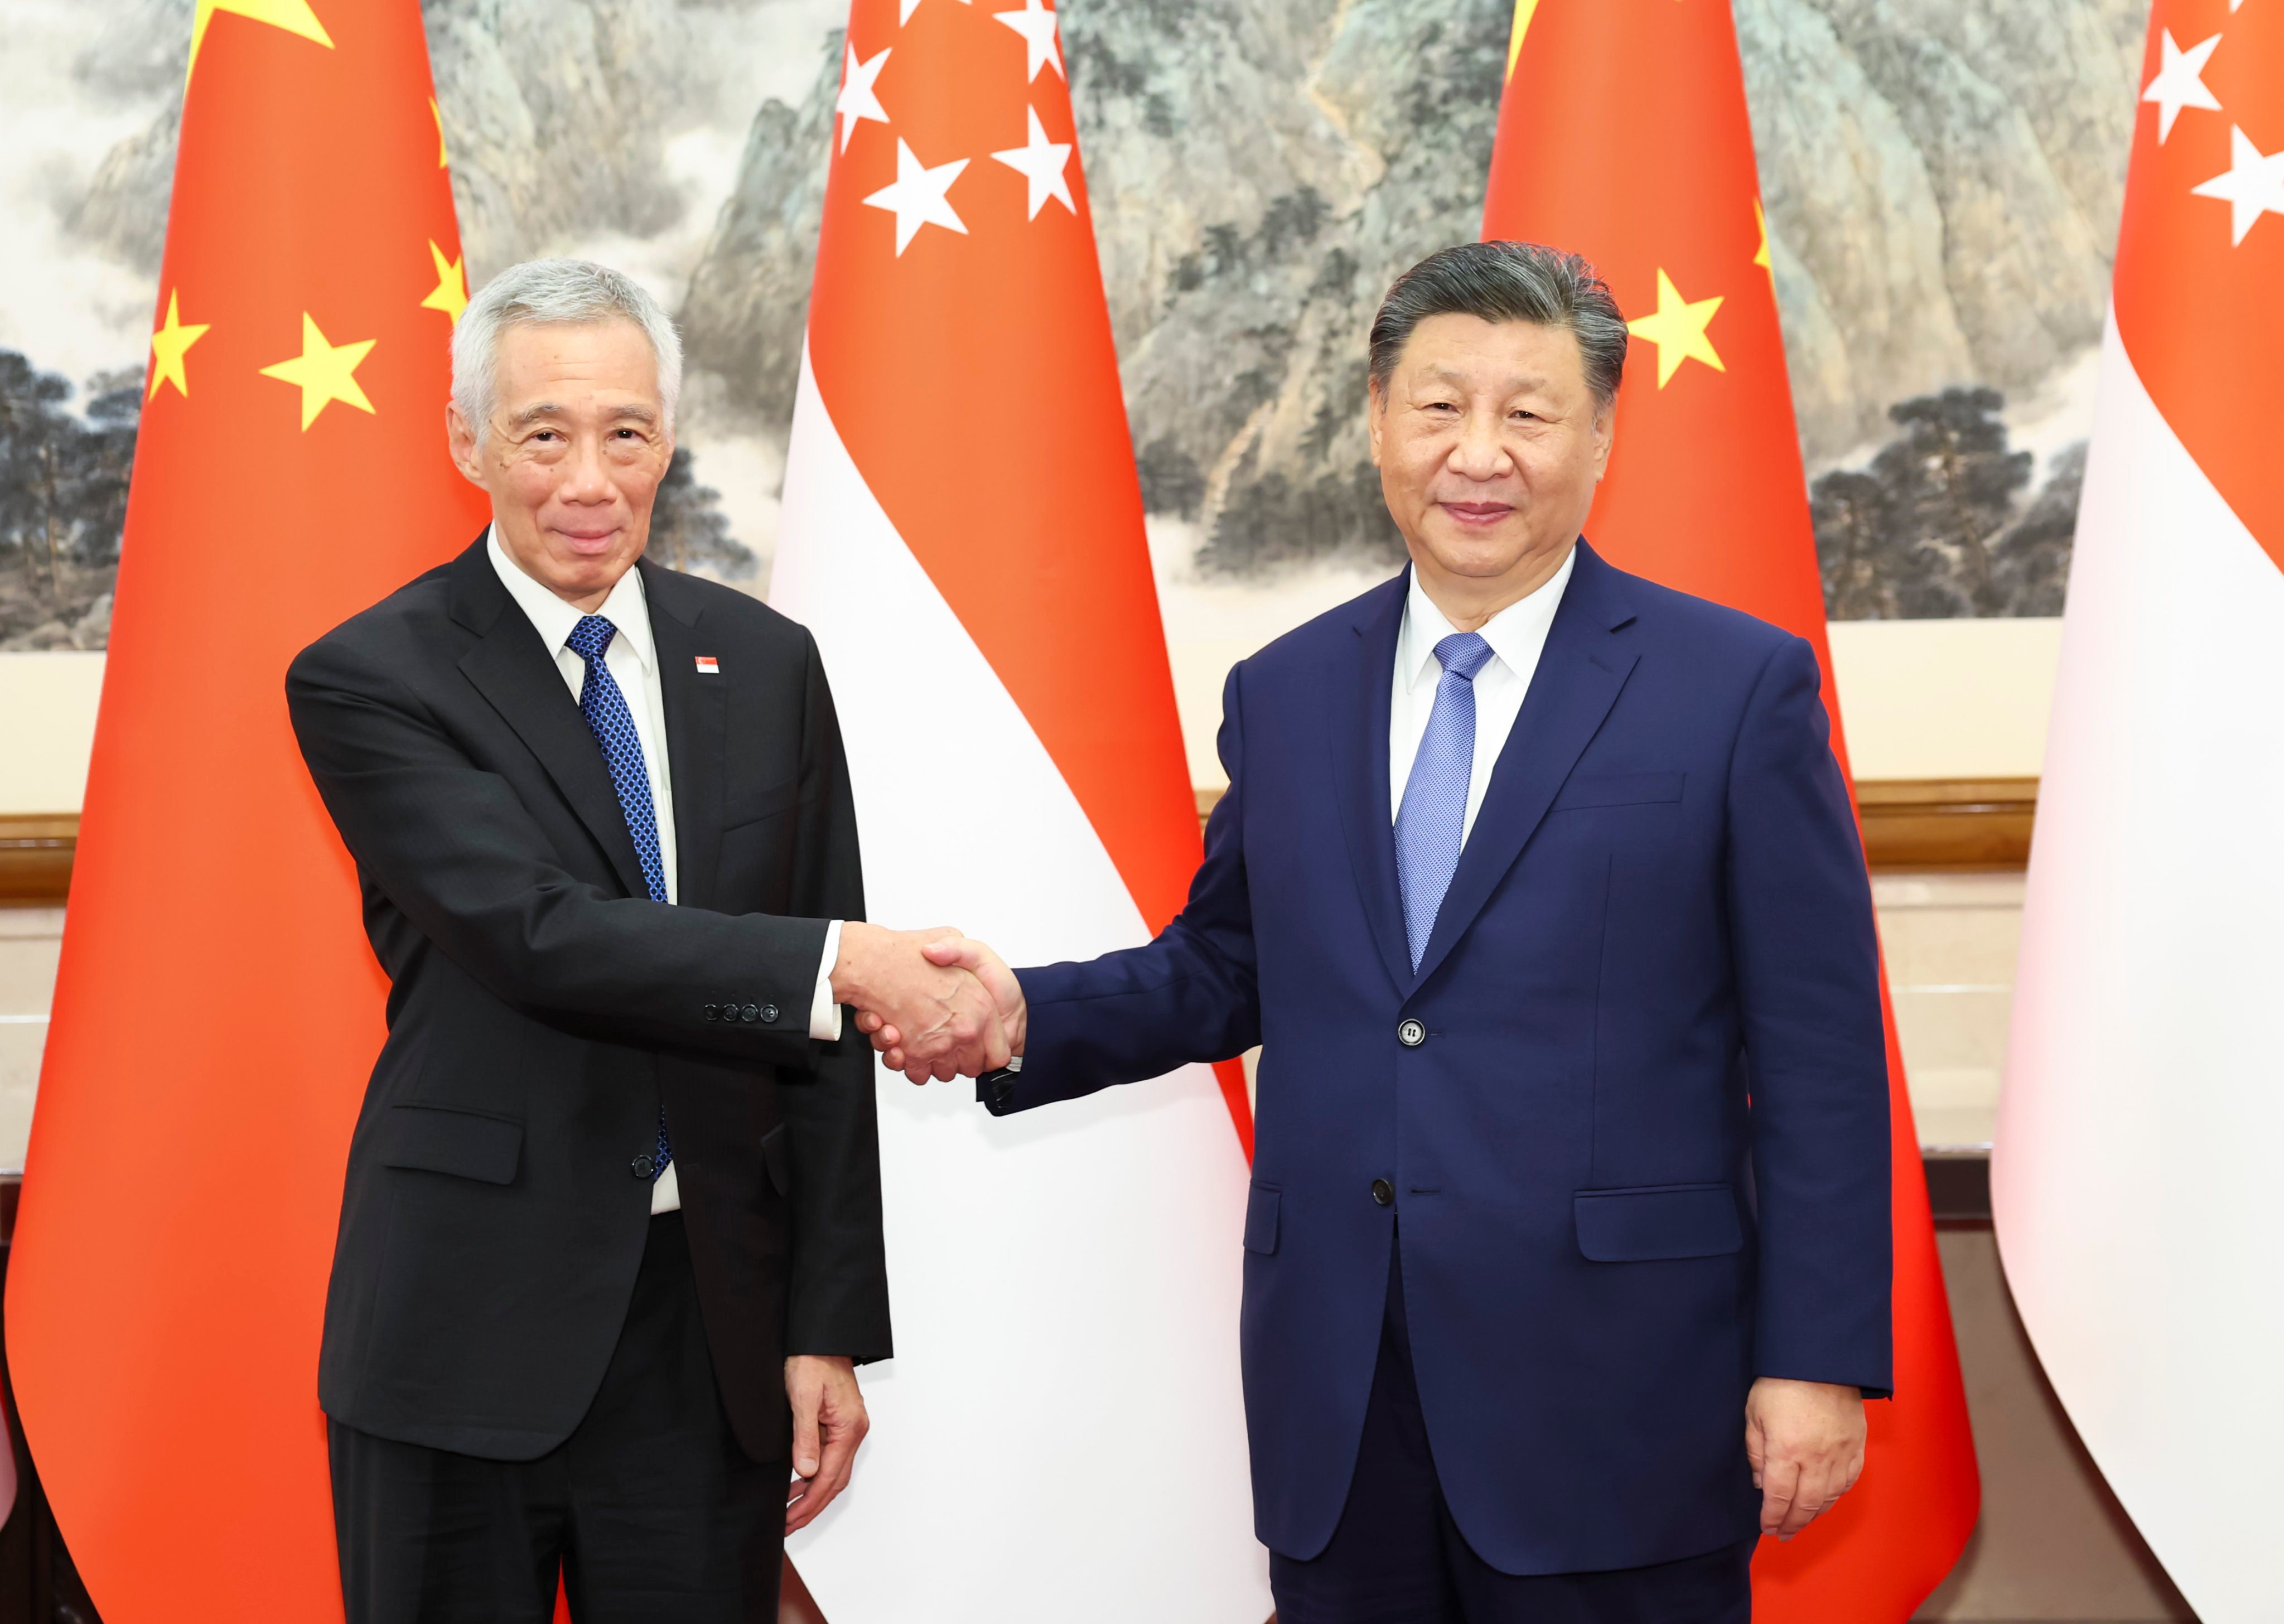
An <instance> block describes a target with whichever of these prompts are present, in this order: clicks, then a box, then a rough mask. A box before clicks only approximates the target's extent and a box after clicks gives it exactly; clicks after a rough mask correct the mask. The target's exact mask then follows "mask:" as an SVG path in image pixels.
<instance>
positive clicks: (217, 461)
mask: <svg viewBox="0 0 2284 1624" xmlns="http://www.w3.org/2000/svg"><path fill="white" fill-rule="evenodd" d="M465 302H466V286H465V275H464V270H463V262H462V259H461V255H460V248H459V242H458V228H457V226H456V225H455V223H454V215H453V207H452V193H451V184H450V172H449V170H448V169H447V168H446V167H445V155H444V152H443V146H442V137H441V135H440V122H439V120H438V116H437V113H436V110H435V103H434V100H433V99H432V98H431V89H430V81H429V68H428V57H427V44H426V37H425V35H423V33H422V29H421V20H420V10H419V7H418V4H415V0H263V3H262V4H253V3H252V0H248V3H246V4H217V5H212V6H209V5H207V4H203V3H202V4H200V5H199V8H198V16H197V19H196V34H195V44H194V51H193V55H192V64H191V69H190V79H189V82H188V86H187V89H186V91H185V95H184V107H183V115H182V127H181V138H180V145H179V150H178V153H177V157H176V170H175V187H174V194H173V202H172V206H171V212H170V213H169V215H168V227H167V244H166V252H165V256H164V259H163V261H162V264H161V269H160V292H159V306H158V310H157V312H156V315H155V317H154V319H153V333H152V338H151V365H150V372H149V378H148V381H147V384H146V386H145V404H144V413H143V419H142V430H141V436H140V442H139V444H138V447H137V457H136V466H135V480H134V486H133V490H132V493H131V496H130V497H129V504H128V511H127V529H126V538H125V543H124V547H123V550H122V554H121V565H120V572H119V583H118V595H117V610H116V613H115V616H114V618H113V622H112V634H111V650H110V656H109V662H108V666H107V668H106V674H105V679H104V693H103V700H102V708H101V712H100V714H99V718H98V723H97V729H96V738H95V748H94V757H93V763H92V766H91V768H90V775H89V779H88V786H87V797H86V803H85V810H84V813H83V816H82V824H81V837H80V842H79V847H78V856H77V862H76V864H75V867H74V873H73V877H72V895H71V903H70V910H69V913H68V916H67V918H66V925H65V932H64V943H63V957H62V964H61V967H60V970H59V974H58V978H57V983H56V995H55V1003H54V1009H53V1019H52V1022H51V1027H50V1029H49V1036H48V1044H47V1051H46V1058H45V1061H44V1064H43V1070H42V1074H41V1080H40V1090H39V1100H38V1105H37V1108H36V1112H35V1116H34V1119H33V1123H32V1136H31V1144H30V1149H29V1152H28V1153H27V1170H26V1175H25V1183H24V1193H23V1206H22V1209H21V1214H20V1218H19V1221H18V1228H17V1232H16V1242H15V1248H14V1256H13V1258H12V1261H11V1263H10V1268H9V1278H8V1314H7V1322H8V1355H9V1364H10V1369H11V1371H12V1375H13V1378H14V1381H15V1386H16V1393H17V1397H18V1401H19V1404H20V1413H21V1417H22V1420H23V1425H24V1430H25V1434H26V1437H27V1441H28V1442H29V1444H30V1447H31V1448H32V1450H33V1451H34V1453H35V1456H36V1458H37V1460H38V1462H39V1467H40V1475H41V1479H42V1481H43V1485H44V1487H45V1488H46V1491H47V1494H48V1496H49V1498H50V1500H51V1503H53V1505H54V1507H55V1511H56V1516H57V1519H58V1522H59V1525H60V1526H61V1528H62V1531H63V1534H64V1537H65V1539H66V1542H68V1543H69V1545H70V1548H71V1552H72V1557H73V1559H74V1562H75V1563H76V1565H77V1566H78V1568H79V1571H80V1573H81V1575H82V1578H83V1579H84V1580H85V1581H86V1583H87V1586H88V1589H89V1591H90V1594H91V1595H92V1596H93V1597H94V1599H95V1602H96V1604H97V1606H98V1608H99V1609H100V1610H101V1612H102V1613H103V1616H104V1618H105V1619H106V1620H109V1624H145V1621H152V1620H170V1621H176V1620H202V1619H214V1620H224V1619H229V1620H237V1619H243V1618H276V1619H294V1620H322V1619H326V1618H338V1617H339V1616H340V1606H341V1602H340V1583H339V1580H338V1577H337V1570H336V1566H335V1561H334V1555H333V1531H332V1514H331V1510H330V1506H331V1496H330V1494H329V1491H328V1479H327V1474H326V1464H325V1417H323V1416H322V1415H321V1414H320V1413H319V1411H318V1408H317V1344H318V1333H319V1329H320V1323H321V1318H322V1314H323V1310H324V1304H325V1280H326V1275H327V1271H328V1269H329V1267H330V1264H331V1261H332V1250H333V1234H334V1229H335V1226H336V1224H337V1222H338V1221H339V1217H340V1190H341V1173H342V1166H343V1160H344V1158H345V1157H346V1155H347V1152H348V1138H349V1131H350V1128H351V1126H352V1124H353V1123H354V1121H355V1119H356V1111H357V1106H358V1103H359V1101H360V1099H361V1098H362V1097H363V1094H364V1083H365V1079H366V1075H367V1073H368V1072H369V1070H370V1068H371V1066H372V1058H373V1056H374V1054H375V1052H376V1051H377V1050H378V1049H379V1043H380V1039H381V1033H382V1000H383V997H384V995H385V994H386V991H387V987H386V983H385V981H384V980H383V978H382V975H381V972H380V970H379V966H378V965H377V964H375V963H374V962H373V959H372V953H371V951H370V950H369V949H368V948H367V947H366V945H365V941H364V934H363V932H362V931H361V930H360V928H359V923H358V917H359V915H358V901H357V886H356V875H355V872H354V870H353V868H352V865H351V863H350V862H349V859H348V855H347V854H346V853H345V852H344V851H343V850H342V849H341V847H340V841H339V840H338V839H337V838H336V837H335V835H334V833H333V829H332V824H331V822H330V821H329V820H328V819H327V817H326V816H325V808H323V807H322V806H321V805H320V804H319V802H318V800H317V792H316V791H315V790H314V789H313V788H312V787H311V785H310V783H309V777H308V776H307V775H306V773H304V771H303V770H302V767H301V758H300V755H299V754H298V753H297V752H296V751H295V749H294V746H293V734H292V731H291V730H290V728H289V726H288V724H287V721H286V715H285V667H286V663H287V661H288V660H290V659H291V658H292V656H293V653H294V652H296V651H298V650H299V649H300V648H301V646H302V645H303V644H307V643H309V641H310V640H311V639H312V638H314V637H316V636H317V635H318V634H319V633H321V632H323V631H325V630H326V629H328V628H330V627H332V626H333V625H334V624H336V623H337V622H339V621H342V620H344V619H346V618H347V617H348V615H350V614H351V613H355V612H356V611H357V610H359V609H362V608H364V606H365V605H368V604H371V603H372V602H373V601H375V600H376V599H378V598H379V597H382V596H383V595H384V594H386V593H387V592H388V591H389V590H391V589H394V588H395V587H397V586H399V585H402V584H403V582H405V581H407V580H409V579H411V577H412V576H414V575H416V574H419V573H420V572H421V571H422V570H423V569H425V568H426V567H428V566H431V565H434V564H436V563H439V562H441V561H442V559H444V558H447V557H449V556H450V554H451V553H452V552H453V551H456V550H458V548H460V547H462V546H465V544H466V542H467V538H468V537H469V536H470V535H473V534H474V533H475V531H476V529H477V528H478V527H479V526H480V525H481V522H482V505H481V501H480V497H479V494H478V493H477V492H475V491H474V490H473V488H471V487H469V486H467V485H466V484H465V482H464V481H463V480H461V479H460V477H459V475H458V473H457V472H454V471H453V469H452V467H451V465H450V462H449V460H448V459H447V457H446V455H445V449H444V437H443V432H442V430H443V407H444V402H445V399H446V396H447V394H448V392H449V383H450V361H449V349H448V347H449V344H450V337H451V331H452V324H453V323H454V321H455V320H457V319H458V314H459V311H460V308H461V307H462V306H463V305H465Z"/></svg>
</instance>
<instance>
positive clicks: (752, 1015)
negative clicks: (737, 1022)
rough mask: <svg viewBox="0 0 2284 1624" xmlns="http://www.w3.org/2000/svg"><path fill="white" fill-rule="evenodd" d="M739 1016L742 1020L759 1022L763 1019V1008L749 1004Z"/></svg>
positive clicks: (739, 1012) (740, 1011) (756, 1004)
mask: <svg viewBox="0 0 2284 1624" xmlns="http://www.w3.org/2000/svg"><path fill="white" fill-rule="evenodd" d="M738 1015H739V1019H742V1020H759V1019H761V1018H762V1006H761V1005H760V1004H758V1003H749V1004H747V1006H746V1007H745V1008H744V1009H742V1010H739V1011H738Z"/></svg>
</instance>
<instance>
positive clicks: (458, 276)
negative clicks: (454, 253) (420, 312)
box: [420, 240, 468, 327]
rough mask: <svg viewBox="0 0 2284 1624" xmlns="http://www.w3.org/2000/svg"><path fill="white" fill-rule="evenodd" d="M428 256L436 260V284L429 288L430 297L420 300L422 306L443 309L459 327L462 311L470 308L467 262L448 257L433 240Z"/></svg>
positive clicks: (429, 308)
mask: <svg viewBox="0 0 2284 1624" xmlns="http://www.w3.org/2000/svg"><path fill="white" fill-rule="evenodd" d="M428 257H429V258H430V259H432V260H434V261H435V262H436V285H435V286H434V287H433V288H430V289H429V290H428V297H427V298H426V299H424V300H422V301H420V308H422V309H424V310H442V312H443V313H444V314H445V315H447V316H450V317H451V318H452V325H454V326H455V327H457V326H458V325H459V324H460V312H461V311H463V310H465V309H466V308H468V270H467V262H466V261H465V259H458V260H448V259H446V258H445V257H444V251H443V250H442V248H439V247H438V246H436V245H435V243H434V241H433V240H432V241H431V242H430V243H429V245H428Z"/></svg>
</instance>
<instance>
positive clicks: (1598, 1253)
mask: <svg viewBox="0 0 2284 1624" xmlns="http://www.w3.org/2000/svg"><path fill="white" fill-rule="evenodd" d="M1572 1207H1573V1210H1574V1211H1575V1212H1576V1215H1577V1222H1578V1250H1579V1252H1580V1253H1583V1254H1584V1256H1585V1257H1586V1258H1587V1259H1588V1260H1590V1261H1592V1262H1596V1263H1641V1262H1647V1261H1650V1260H1652V1259H1655V1258H1714V1257H1723V1256H1725V1255H1727V1254H1728V1253H1733V1252H1736V1251H1738V1250H1740V1248H1742V1247H1743V1245H1744V1244H1745V1232H1744V1228H1743V1226H1742V1225H1740V1223H1739V1222H1737V1198H1736V1195H1735V1192H1733V1191H1731V1189H1730V1188H1729V1186H1728V1185H1726V1184H1651V1185H1645V1186H1643V1187H1641V1188H1639V1189H1636V1190H1582V1191H1578V1192H1577V1193H1576V1195H1575V1196H1574V1197H1573V1198H1572Z"/></svg>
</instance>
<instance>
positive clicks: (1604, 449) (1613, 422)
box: [1594, 401, 1618, 485]
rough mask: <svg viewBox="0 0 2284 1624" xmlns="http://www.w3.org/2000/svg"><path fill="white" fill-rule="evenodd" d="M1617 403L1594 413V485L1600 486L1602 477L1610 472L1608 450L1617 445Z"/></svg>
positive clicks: (1613, 402)
mask: <svg viewBox="0 0 2284 1624" xmlns="http://www.w3.org/2000/svg"><path fill="white" fill-rule="evenodd" d="M1617 433H1618V403H1617V402H1615V401H1612V402H1610V403H1609V404H1608V405H1607V406H1603V407H1600V408H1597V409H1596V410H1595V412H1594V483H1595V484H1597V485H1600V483H1601V482H1602V476H1603V475H1604V474H1606V473H1607V472H1609V471H1610V449H1611V447H1612V446H1614V445H1615V444H1616V443H1617Z"/></svg>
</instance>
